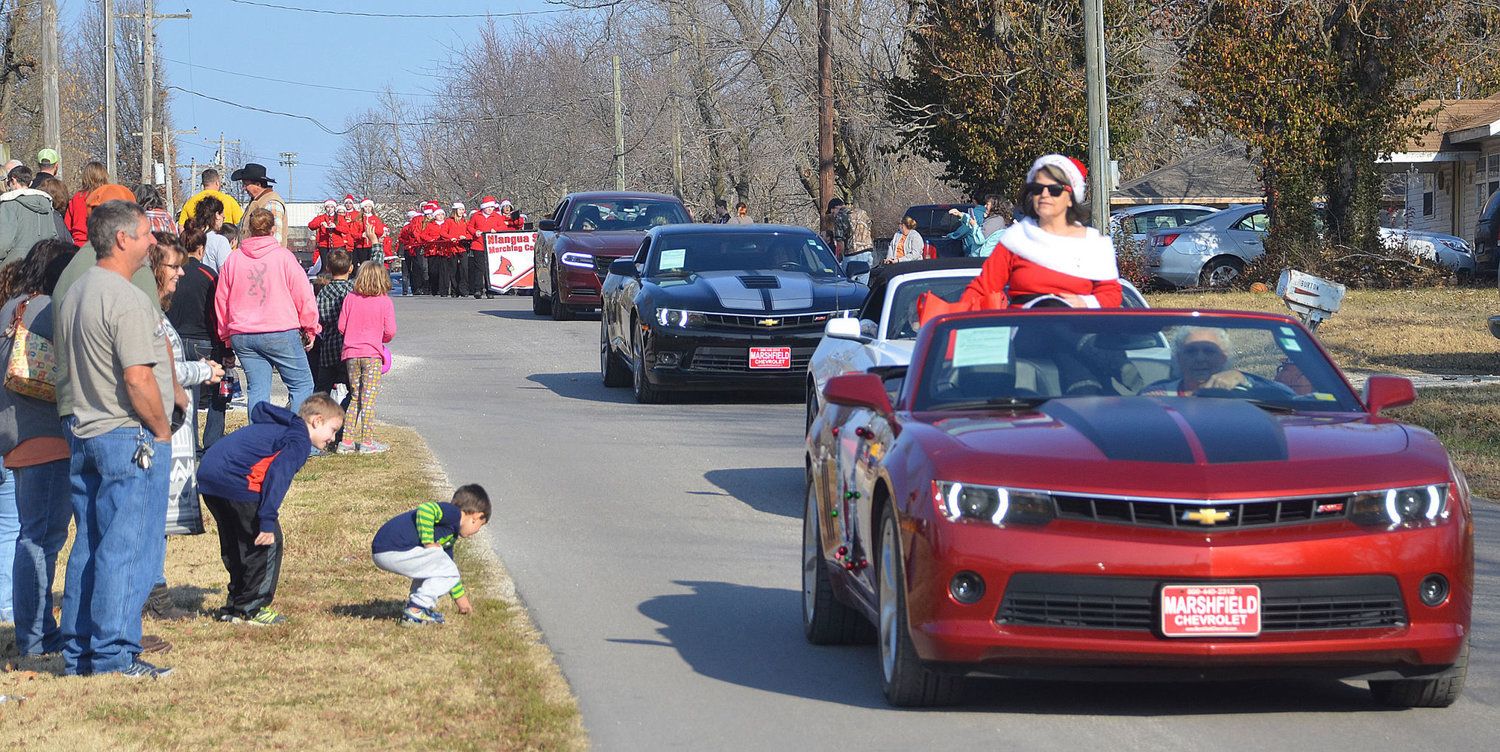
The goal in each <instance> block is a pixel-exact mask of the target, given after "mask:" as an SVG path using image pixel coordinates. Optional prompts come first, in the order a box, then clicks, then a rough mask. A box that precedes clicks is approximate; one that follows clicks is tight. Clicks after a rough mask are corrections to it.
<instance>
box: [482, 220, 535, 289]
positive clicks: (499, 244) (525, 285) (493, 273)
mask: <svg viewBox="0 0 1500 752" xmlns="http://www.w3.org/2000/svg"><path fill="white" fill-rule="evenodd" d="M484 248H485V251H487V252H488V255H489V260H490V290H492V291H494V292H507V291H510V290H529V289H531V288H533V287H535V286H536V274H535V273H534V270H533V269H532V266H533V264H534V262H535V257H534V256H533V255H532V253H533V251H534V250H535V249H536V233H534V232H487V233H485V234H484Z"/></svg>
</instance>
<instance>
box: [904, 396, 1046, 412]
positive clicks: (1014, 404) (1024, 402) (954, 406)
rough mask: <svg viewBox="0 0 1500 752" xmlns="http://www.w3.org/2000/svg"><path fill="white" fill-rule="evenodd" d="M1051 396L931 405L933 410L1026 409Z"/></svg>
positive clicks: (1041, 402)
mask: <svg viewBox="0 0 1500 752" xmlns="http://www.w3.org/2000/svg"><path fill="white" fill-rule="evenodd" d="M1051 400H1052V398H1051V397H990V398H989V399H982V400H963V401H961V402H943V403H940V404H937V405H933V406H932V408H931V409H933V410H996V409H1000V410H1027V409H1030V408H1033V407H1038V406H1040V405H1043V404H1045V403H1047V402H1049V401H1051Z"/></svg>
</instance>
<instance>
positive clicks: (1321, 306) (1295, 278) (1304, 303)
mask: <svg viewBox="0 0 1500 752" xmlns="http://www.w3.org/2000/svg"><path fill="white" fill-rule="evenodd" d="M1344 290H1345V288H1344V286H1343V285H1341V284H1339V283H1337V282H1329V281H1328V280H1326V279H1322V278H1319V277H1314V276H1313V275H1311V274H1307V273H1306V272H1299V271H1297V270H1296V269H1287V270H1285V271H1283V272H1282V273H1281V279H1279V280H1277V281H1276V294H1277V295H1280V296H1281V299H1282V300H1283V301H1285V302H1286V306H1287V308H1290V309H1292V310H1293V311H1295V312H1296V313H1297V315H1298V316H1301V317H1302V323H1304V324H1307V328H1309V329H1317V328H1318V324H1321V323H1323V320H1324V319H1326V318H1328V317H1329V316H1332V315H1333V314H1335V313H1337V312H1338V310H1339V308H1340V307H1342V306H1343V305H1344Z"/></svg>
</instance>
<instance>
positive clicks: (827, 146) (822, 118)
mask: <svg viewBox="0 0 1500 752" xmlns="http://www.w3.org/2000/svg"><path fill="white" fill-rule="evenodd" d="M828 3H829V0H818V216H819V217H820V219H819V221H818V226H819V227H822V228H823V229H825V230H826V229H828V227H827V219H826V214H827V206H828V202H829V200H831V199H832V198H833V53H832V52H831V51H830V49H829V47H830V46H831V45H832V44H833V13H832V12H831V11H830V10H829V8H828Z"/></svg>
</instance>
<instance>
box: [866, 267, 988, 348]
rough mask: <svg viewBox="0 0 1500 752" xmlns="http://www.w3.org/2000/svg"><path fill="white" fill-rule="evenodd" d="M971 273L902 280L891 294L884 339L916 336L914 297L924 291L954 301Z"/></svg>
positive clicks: (967, 281) (970, 277)
mask: <svg viewBox="0 0 1500 752" xmlns="http://www.w3.org/2000/svg"><path fill="white" fill-rule="evenodd" d="M973 280H974V277H972V276H969V275H965V276H962V277H933V278H928V279H913V280H909V281H906V282H902V283H901V284H900V285H899V286H898V287H897V288H896V290H895V292H894V293H893V294H892V295H891V305H890V308H889V310H890V320H889V321H888V322H887V323H886V327H885V331H886V336H885V338H886V339H916V338H917V327H918V324H917V300H918V299H919V298H921V297H922V294H923V293H927V292H930V293H932V294H933V295H936V296H938V297H939V298H942V299H943V300H946V301H948V302H949V303H953V302H956V301H957V300H958V298H959V296H961V295H963V294H964V288H965V287H968V286H969V283H970V282H972V281H973Z"/></svg>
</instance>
